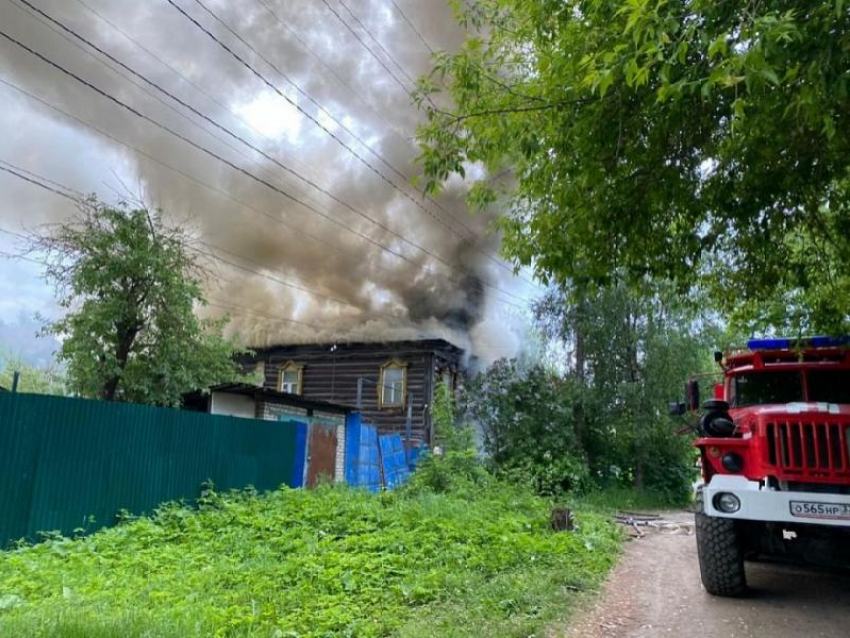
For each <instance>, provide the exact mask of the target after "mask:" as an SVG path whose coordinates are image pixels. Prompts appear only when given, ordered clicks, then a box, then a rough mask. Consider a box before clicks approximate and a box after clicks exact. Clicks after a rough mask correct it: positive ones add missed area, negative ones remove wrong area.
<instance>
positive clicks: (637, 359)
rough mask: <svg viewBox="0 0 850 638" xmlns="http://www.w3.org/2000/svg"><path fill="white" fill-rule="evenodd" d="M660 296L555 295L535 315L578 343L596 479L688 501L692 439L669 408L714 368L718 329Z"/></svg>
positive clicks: (587, 444) (582, 405) (586, 440)
mask: <svg viewBox="0 0 850 638" xmlns="http://www.w3.org/2000/svg"><path fill="white" fill-rule="evenodd" d="M662 293H663V291H652V290H649V291H645V292H643V293H640V294H638V293H635V292H634V291H632V290H631V289H629V288H628V287H626V286H624V285H620V286H616V287H609V288H606V289H601V290H595V291H593V292H590V291H584V292H581V293H578V294H579V296H580V297H581V299H580V301H579V302H578V304H579V307H580V312H578V313H576V312H574V311H572V306H571V296H570V295H569V294H565V293H564V292H557V291H555V292H552V293H550V296H549V297H548V298H547V299H545V300H544V301H543V303H542V304H541V306H540V308H539V312H538V316H539V317H540V319H541V320H542V321H544V322H545V323H546V324H547V325H548V326H549V329H550V331H551V332H550V336H551V337H554V338H557V339H560V340H561V341H562V342H563V343H564V344H566V347H567V348H569V347H573V348H575V344H576V342H577V340H578V339H580V340H581V361H579V362H577V363H576V365H580V366H581V368H580V369H574V370H573V371H572V372H573V375H574V376H575V377H576V378H577V379H578V381H577V383H578V385H579V386H580V388H581V391H580V392H578V393H577V397H578V407H579V410H580V413H581V415H582V423H581V425H580V429H581V440H582V444H583V447H584V449H585V451H586V453H587V456H588V459H589V463H590V467H591V472H592V475H593V477H594V480H595V481H596V482H597V484H599V485H600V486H603V487H629V486H636V487H638V488H641V489H647V490H649V491H654V492H656V493H660V494H665V495H666V496H667V498H668V500H670V501H671V502H680V501H683V500H686V499H687V497H688V494H689V492H690V488H691V483H692V481H693V479H694V478H695V470H694V457H693V451H692V449H691V446H690V442H691V439H690V437H689V436H687V435H683V434H680V430H681V429H682V425H683V424H682V423H681V422H679V421H676V420H673V419H671V418H670V417H669V416H668V415H667V405H668V403H669V402H670V401H675V400H677V399H679V398H681V396H682V388H683V386H684V382H685V380H686V379H687V378H688V376H689V375H691V374H694V373H697V372H701V371H710V370H711V369H712V368H711V366H712V365H713V363H712V361H711V356H710V353H711V346H712V345H713V342H714V340H715V334H714V333H715V330H714V329H713V326H712V324H711V322H710V321H709V320H708V319H707V318H706V317H704V316H701V315H699V314H695V313H694V312H693V311H692V310H690V309H688V308H686V307H683V306H682V304H677V303H675V302H672V301H669V298H670V297H671V295H664V294H662Z"/></svg>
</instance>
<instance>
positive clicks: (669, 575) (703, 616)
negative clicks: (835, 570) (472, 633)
mask: <svg viewBox="0 0 850 638" xmlns="http://www.w3.org/2000/svg"><path fill="white" fill-rule="evenodd" d="M664 518H665V519H667V520H672V521H675V522H677V523H679V524H680V528H679V529H678V530H675V528H672V529H669V530H667V531H668V532H671V531H672V532H675V533H668V534H665V533H657V532H655V533H649V534H647V535H646V536H645V537H644V538H640V539H636V540H633V541H631V542H629V543H628V544H627V546H626V550H625V555H624V556H623V557H622V560H621V562H620V564H619V566H618V567H617V568H616V569H615V570H614V573H613V574H612V577H611V579H610V580H609V581H608V583H607V584H606V586H605V589H604V590H603V592H602V594H601V595H600V596H599V598H598V599H597V600H596V602H595V603H594V605H593V606H592V607H590V608H589V609H587V610H586V611H585V612H584V613H583V614H580V615H579V616H578V617H577V618H575V620H574V621H573V622H572V623H570V626H569V628H567V629H566V630H565V631H564V632H561V633H554V634H553V636H559V637H564V638H649V637H653V638H655V637H657V636H676V637H678V636H682V637H690V636H699V638H762V637H765V636H770V638H800V637H803V638H846V637H847V636H850V577H848V576H842V575H837V574H829V573H823V572H818V571H810V570H806V569H801V568H797V567H787V566H777V565H770V564H752V563H748V564H747V578H748V582H749V585H750V587H751V589H752V595H751V596H750V597H748V598H746V599H740V600H735V599H724V598H715V597H713V596H709V595H708V594H706V593H705V591H704V590H703V589H702V586H701V585H700V579H699V567H698V566H697V557H696V541H695V539H694V535H693V515H692V514H687V513H684V512H676V513H666V514H664Z"/></svg>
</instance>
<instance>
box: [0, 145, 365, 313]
mask: <svg viewBox="0 0 850 638" xmlns="http://www.w3.org/2000/svg"><path fill="white" fill-rule="evenodd" d="M7 167H11V168H7ZM0 170H2V171H5V172H7V173H11V174H12V175H14V176H16V177H18V178H20V179H22V180H26V181H27V182H29V183H30V184H34V185H35V186H39V187H41V188H43V189H45V190H48V191H50V192H52V193H55V194H56V195H61V196H62V197H64V198H66V199H69V200H70V201H73V202H74V203H78V204H79V203H81V202H82V201H83V199H82V197H80V196H77V197H74V196H71V195H68V194H67V193H66V192H64V191H69V192H74V193H79V191H75V190H74V189H72V188H70V187H68V186H65V185H63V184H59V183H58V182H55V181H52V180H50V179H48V178H47V177H44V176H43V175H39V174H38V173H34V172H32V171H28V170H27V169H25V168H23V167H21V166H17V165H15V164H12V163H11V162H7V161H5V160H0ZM27 175H29V176H30V177H28V176H27ZM54 186H55V187H54ZM60 189H62V190H60ZM0 230H2V231H3V232H5V233H8V234H12V235H17V236H18V237H21V238H24V239H25V237H24V235H21V234H19V233H14V232H12V231H10V230H6V229H2V228H0ZM201 243H202V244H203V245H205V246H206V247H207V248H210V249H213V250H220V251H222V252H225V253H228V254H230V255H232V256H234V257H237V258H239V259H243V260H245V261H248V262H251V261H252V260H250V259H248V258H247V257H244V256H242V255H238V254H237V253H234V252H232V251H229V250H227V249H226V248H222V247H220V246H216V245H214V244H211V243H209V242H205V241H202V242H201ZM190 249H191V250H193V251H194V252H197V253H198V254H201V255H205V256H206V257H209V258H211V259H215V260H216V261H219V262H221V263H224V264H227V265H228V266H231V267H233V268H238V269H239V270H243V271H245V272H248V273H251V274H254V275H256V276H259V277H263V278H264V279H268V280H270V281H274V282H275V283H278V284H281V285H283V286H286V287H288V288H292V289H294V290H298V291H301V292H304V293H307V294H309V295H312V296H314V297H317V298H319V299H324V300H326V301H332V302H334V303H337V304H340V305H343V306H349V307H351V308H354V309H356V310H361V308H360V307H359V306H356V305H355V304H352V303H350V302H348V301H345V300H343V299H338V298H336V297H332V296H330V295H326V294H324V293H321V292H318V291H316V290H313V289H311V288H308V287H306V286H302V285H300V284H296V283H293V282H291V281H286V280H284V279H280V278H278V277H274V276H272V275H269V274H268V273H264V272H261V271H259V270H255V269H253V268H248V267H247V266H243V265H241V264H238V263H236V262H234V261H230V260H229V259H226V258H224V257H222V256H221V255H216V254H215V253H211V252H207V251H204V250H201V249H199V248H194V247H190ZM253 263H254V264H255V265H257V266H259V267H260V268H267V267H266V266H264V265H262V264H260V263H258V262H253Z"/></svg>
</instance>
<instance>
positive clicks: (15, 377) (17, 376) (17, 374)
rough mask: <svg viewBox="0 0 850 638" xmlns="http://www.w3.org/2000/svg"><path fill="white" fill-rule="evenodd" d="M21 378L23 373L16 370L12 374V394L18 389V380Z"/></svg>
mask: <svg viewBox="0 0 850 638" xmlns="http://www.w3.org/2000/svg"><path fill="white" fill-rule="evenodd" d="M20 380H21V373H20V372H18V371H17V370H15V373H14V374H13V375H12V394H14V393H15V392H17V391H18V381H20Z"/></svg>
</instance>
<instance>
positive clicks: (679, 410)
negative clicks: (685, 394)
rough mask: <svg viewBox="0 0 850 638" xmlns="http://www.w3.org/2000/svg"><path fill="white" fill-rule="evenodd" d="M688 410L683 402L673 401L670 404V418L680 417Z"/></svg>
mask: <svg viewBox="0 0 850 638" xmlns="http://www.w3.org/2000/svg"><path fill="white" fill-rule="evenodd" d="M687 409H688V406H686V405H685V402H684V401H674V402H673V403H671V404H670V408H669V413H670V416H682V415H683V414H684V413H685V412H686V411H687Z"/></svg>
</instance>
